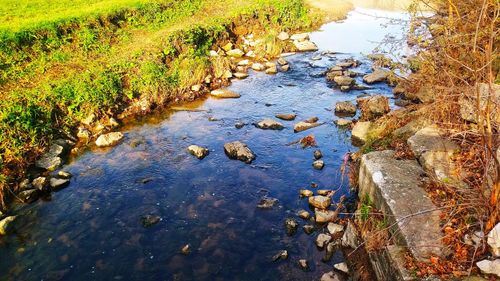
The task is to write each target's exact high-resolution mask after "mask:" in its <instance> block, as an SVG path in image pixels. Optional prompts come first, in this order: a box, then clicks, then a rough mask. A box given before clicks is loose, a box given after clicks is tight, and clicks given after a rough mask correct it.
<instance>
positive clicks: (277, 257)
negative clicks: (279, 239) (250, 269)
mask: <svg viewBox="0 0 500 281" xmlns="http://www.w3.org/2000/svg"><path fill="white" fill-rule="evenodd" d="M287 258H288V251H287V250H281V251H279V252H278V253H277V254H276V255H274V256H273V258H272V260H273V261H277V260H286V259H287Z"/></svg>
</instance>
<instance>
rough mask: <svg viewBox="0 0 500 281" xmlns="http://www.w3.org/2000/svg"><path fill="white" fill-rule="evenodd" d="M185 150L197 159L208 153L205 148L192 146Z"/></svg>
mask: <svg viewBox="0 0 500 281" xmlns="http://www.w3.org/2000/svg"><path fill="white" fill-rule="evenodd" d="M187 150H188V151H189V153H191V155H194V156H195V157H196V158H198V159H203V158H205V157H206V156H207V155H208V154H209V153H210V151H209V150H208V149H207V148H205V147H201V146H199V145H194V144H193V145H190V146H188V148H187Z"/></svg>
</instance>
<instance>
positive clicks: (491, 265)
mask: <svg viewBox="0 0 500 281" xmlns="http://www.w3.org/2000/svg"><path fill="white" fill-rule="evenodd" d="M476 265H477V267H479V269H480V270H481V272H482V273H484V274H491V275H496V276H497V277H500V259H496V260H494V261H489V260H482V261H480V262H477V263H476Z"/></svg>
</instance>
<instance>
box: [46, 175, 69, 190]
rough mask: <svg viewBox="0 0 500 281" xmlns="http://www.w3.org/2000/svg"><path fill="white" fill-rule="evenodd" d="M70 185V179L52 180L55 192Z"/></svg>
mask: <svg viewBox="0 0 500 281" xmlns="http://www.w3.org/2000/svg"><path fill="white" fill-rule="evenodd" d="M68 184H69V179H56V178H51V179H50V187H51V189H52V190H53V191H57V190H60V189H63V188H64V187H66V186H68Z"/></svg>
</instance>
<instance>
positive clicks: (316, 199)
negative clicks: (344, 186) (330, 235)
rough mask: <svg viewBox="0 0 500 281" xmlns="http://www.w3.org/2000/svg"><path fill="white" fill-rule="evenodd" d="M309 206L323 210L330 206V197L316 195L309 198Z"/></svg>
mask: <svg viewBox="0 0 500 281" xmlns="http://www.w3.org/2000/svg"><path fill="white" fill-rule="evenodd" d="M309 204H310V205H311V206H313V207H315V208H318V209H321V210H324V209H326V208H328V207H330V205H331V204H332V199H330V197H326V196H322V195H317V196H311V197H309Z"/></svg>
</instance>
